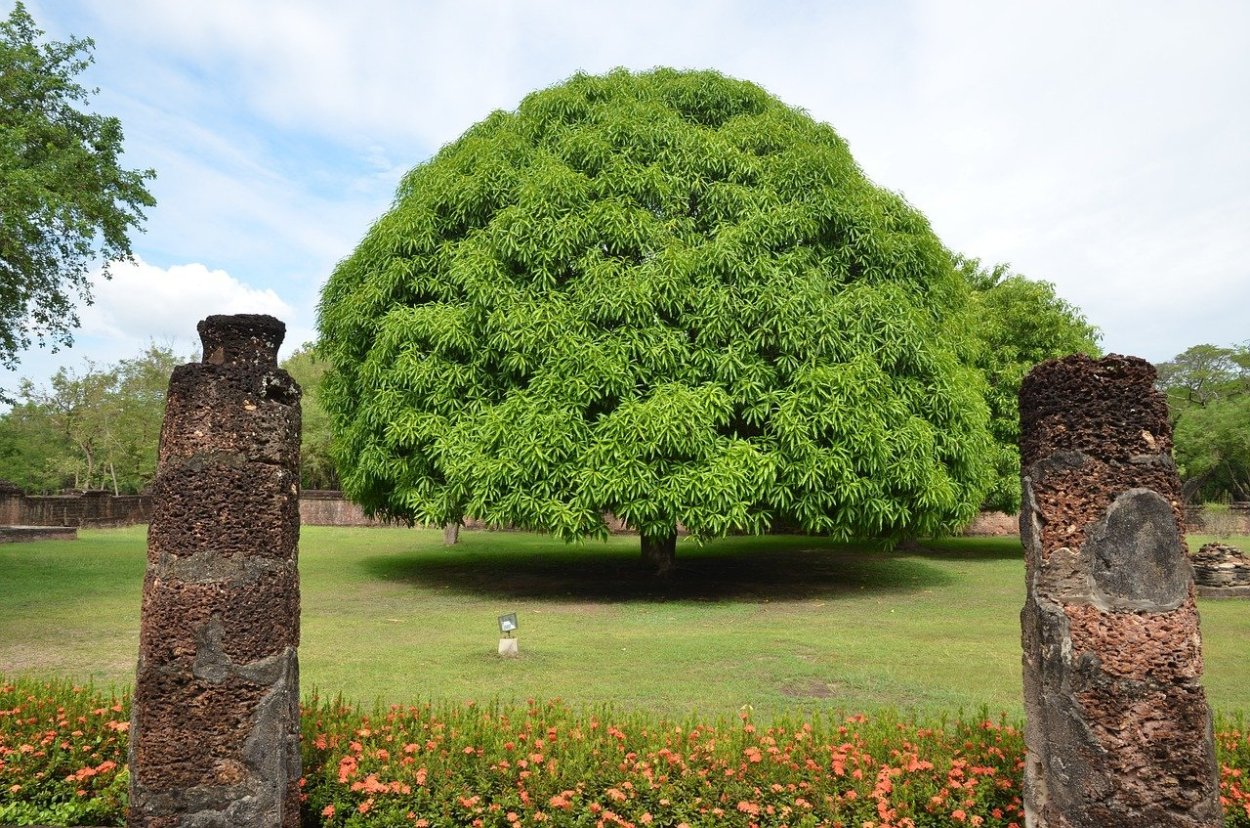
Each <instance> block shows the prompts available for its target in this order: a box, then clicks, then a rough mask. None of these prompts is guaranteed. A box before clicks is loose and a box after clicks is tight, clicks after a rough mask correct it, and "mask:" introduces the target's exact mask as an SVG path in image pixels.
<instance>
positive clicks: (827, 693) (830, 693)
mask: <svg viewBox="0 0 1250 828" xmlns="http://www.w3.org/2000/svg"><path fill="white" fill-rule="evenodd" d="M778 689H779V690H780V691H781V695H783V696H787V697H789V698H792V699H831V698H833V697H834V696H836V695H838V694H839V693H840V692H841V691H842V685H840V684H838V683H836V682H828V681H820V680H819V679H809V680H806V681H792V682H789V683H787V684H783V685H781V687H780V688H778Z"/></svg>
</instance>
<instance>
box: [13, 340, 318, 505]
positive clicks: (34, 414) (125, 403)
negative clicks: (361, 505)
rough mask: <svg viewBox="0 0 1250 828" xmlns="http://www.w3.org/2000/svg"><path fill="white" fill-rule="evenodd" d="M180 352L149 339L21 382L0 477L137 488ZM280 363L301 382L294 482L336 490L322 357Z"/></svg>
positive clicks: (42, 488) (56, 487) (150, 460)
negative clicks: (126, 352)
mask: <svg viewBox="0 0 1250 828" xmlns="http://www.w3.org/2000/svg"><path fill="white" fill-rule="evenodd" d="M189 359H190V358H189V357H185V356H181V355H178V354H175V353H174V351H173V350H172V349H170V348H169V347H167V346H162V345H156V344H151V345H149V346H148V347H147V348H146V349H144V351H143V352H142V353H140V354H139V355H138V356H135V357H132V358H130V359H123V360H121V361H119V362H117V363H115V364H109V365H101V364H98V363H95V362H92V361H90V360H87V361H86V362H85V363H84V364H83V367H82V368H79V369H73V368H61V369H60V370H58V371H57V372H56V374H54V375H53V377H52V379H51V381H50V382H49V383H48V384H47V385H46V386H43V385H36V384H35V383H33V382H31V381H30V380H25V381H23V382H22V384H21V387H20V388H19V390H18V395H17V396H18V400H17V403H16V404H15V405H14V406H13V407H12V408H11V409H10V410H9V411H7V412H5V413H3V414H0V480H8V481H10V482H12V483H15V484H17V485H18V486H20V487H22V489H23V490H25V491H26V492H29V493H53V492H58V491H64V490H87V489H104V490H107V491H111V492H113V493H114V494H133V493H137V492H142V491H143V490H144V489H146V488H147V486H148V485H149V484H150V483H151V482H152V478H153V476H154V475H155V474H156V449H157V444H158V442H159V440H160V433H161V423H162V421H163V420H164V417H165V392H166V390H167V387H168V385H169V375H170V373H171V372H172V371H173V369H174V368H175V367H176V366H178V365H179V364H181V363H184V362H187V361H188V360H189ZM282 365H283V367H284V368H286V369H287V370H288V371H290V373H291V375H292V376H293V377H295V379H296V381H297V382H299V384H300V385H301V386H303V388H304V399H303V408H304V411H303V414H304V416H303V422H304V432H303V444H302V447H301V448H302V457H303V460H302V464H301V484H302V485H303V486H304V488H307V489H333V488H336V487H337V486H338V477H337V475H336V473H335V471H334V467H333V465H332V463H331V461H330V455H329V446H330V428H329V422H328V420H327V418H326V414H325V410H324V409H323V408H322V407H321V405H320V401H319V390H318V386H319V383H320V381H321V376H322V375H323V374H324V373H325V364H324V363H322V362H320V361H319V360H317V359H316V357H315V355H314V352H313V349H312V347H311V346H309V345H305V346H303V347H301V348H299V349H297V350H296V351H295V352H294V353H292V354H291V356H289V357H288V358H287V359H286V360H285V361H284V362H283V363H282Z"/></svg>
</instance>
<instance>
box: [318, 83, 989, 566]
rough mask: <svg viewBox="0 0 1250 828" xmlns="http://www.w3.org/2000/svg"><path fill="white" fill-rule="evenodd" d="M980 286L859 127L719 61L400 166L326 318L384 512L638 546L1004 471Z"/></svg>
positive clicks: (903, 520)
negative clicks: (862, 160)
mask: <svg viewBox="0 0 1250 828" xmlns="http://www.w3.org/2000/svg"><path fill="white" fill-rule="evenodd" d="M968 294H969V291H968V288H967V286H966V284H965V282H964V280H963V279H962V278H961V277H960V276H959V274H958V273H957V272H956V271H955V269H954V267H953V265H952V261H951V257H950V255H949V254H948V252H947V251H946V250H945V249H944V248H943V246H942V245H941V243H940V242H939V241H938V239H937V238H936V237H935V235H934V234H933V232H932V230H931V229H930V227H929V225H928V223H927V221H926V220H925V218H924V217H923V216H922V215H921V214H920V213H919V212H917V211H916V210H915V209H913V208H912V207H910V206H909V205H908V204H907V203H906V202H904V201H903V199H902V198H900V197H899V196H897V195H895V194H893V193H890V192H887V191H885V190H883V189H881V188H879V187H876V186H874V185H873V184H872V183H871V182H870V181H868V179H867V178H865V176H864V175H863V173H862V172H861V171H860V169H859V168H858V166H857V165H856V164H855V162H854V161H853V159H852V158H851V155H850V153H849V152H848V150H847V147H846V144H845V142H844V141H843V140H842V139H841V138H840V137H839V136H838V135H837V134H836V133H835V132H834V130H833V129H832V128H831V127H829V126H828V125H827V124H821V123H817V122H815V121H814V120H812V118H810V117H809V116H808V115H806V114H805V113H803V112H802V111H800V110H796V109H793V108H790V107H788V106H786V105H784V104H783V103H781V102H780V101H778V100H777V99H775V98H773V97H771V96H770V95H768V94H767V93H766V92H765V91H764V90H762V89H760V88H759V87H757V86H755V85H753V84H750V83H746V82H741V81H737V80H732V79H728V78H725V77H723V76H721V75H718V74H716V73H712V72H677V71H673V70H658V71H655V72H651V73H646V74H631V73H629V72H626V71H624V70H618V71H616V72H613V73H611V74H610V75H607V76H603V77H587V76H580V75H579V76H576V77H574V78H572V79H571V80H570V81H568V82H567V83H565V84H563V85H561V86H558V87H554V88H551V89H547V90H544V91H540V92H536V93H534V94H532V95H530V96H528V97H527V98H526V99H525V100H524V101H523V102H522V103H521V105H520V107H519V109H518V110H517V111H515V112H495V113H494V114H492V115H491V116H490V117H488V118H487V119H486V120H484V121H482V122H481V123H479V124H477V125H475V126H473V127H472V128H470V129H469V131H468V132H466V133H465V134H464V135H463V136H462V137H461V138H460V139H459V140H457V141H455V142H454V143H452V144H450V145H449V146H447V147H445V148H444V149H443V150H441V151H440V152H439V153H438V154H437V155H436V156H435V157H434V158H433V159H431V160H430V161H428V162H426V163H423V164H421V165H419V166H418V167H416V168H415V169H413V170H412V171H411V172H410V173H409V174H408V175H407V176H406V177H405V178H404V180H403V182H402V183H401V184H400V187H399V190H398V193H397V195H396V199H395V204H394V206H393V208H392V209H391V210H390V211H389V212H388V213H386V214H385V215H383V216H382V217H381V218H380V219H379V220H378V221H377V223H376V224H375V225H374V226H373V227H372V229H370V231H369V232H368V234H367V235H366V237H365V238H364V240H363V241H362V242H361V244H360V245H359V247H358V248H357V249H356V250H355V252H353V253H352V254H351V255H350V256H349V257H348V258H347V259H345V260H344V261H343V262H341V263H340V265H339V266H338V268H337V269H336V270H335V272H334V273H333V275H332V276H331V278H330V280H329V282H328V284H327V285H326V288H325V291H324V293H323V296H322V299H321V304H320V308H319V325H320V331H321V335H322V339H321V348H322V351H323V353H324V355H325V356H326V358H327V359H328V360H329V361H330V362H331V364H332V366H333V369H334V370H333V372H332V373H331V374H330V375H329V376H328V377H327V381H326V385H325V390H324V404H325V406H326V409H327V411H328V412H329V414H330V416H331V418H332V422H333V426H334V428H335V431H336V454H337V459H338V463H339V467H340V471H341V474H342V482H343V487H344V489H345V490H346V491H347V493H348V494H349V495H350V496H352V497H353V498H355V499H357V500H358V501H359V502H361V503H362V504H363V505H364V506H365V507H366V508H367V509H368V510H370V511H373V512H378V513H382V514H386V515H391V516H397V517H401V518H407V519H409V520H415V521H419V522H423V523H434V524H441V523H445V522H447V521H452V520H457V519H459V518H461V517H462V516H463V515H465V514H472V515H474V516H477V517H479V518H483V519H485V520H487V521H492V522H499V523H510V524H515V525H520V526H528V527H536V528H541V529H545V530H548V531H551V532H553V533H555V534H558V535H560V536H562V537H564V538H568V539H575V538H579V537H583V536H586V535H595V534H598V533H601V532H603V531H604V524H603V518H602V514H603V511H604V510H610V511H611V512H613V513H615V514H616V515H618V516H620V517H623V518H624V519H625V520H627V521H628V522H629V523H630V524H631V525H633V526H634V527H636V528H638V529H639V530H640V532H641V534H642V536H643V548H644V553H645V552H646V551H647V549H648V548H649V546H650V547H652V548H658V547H663V546H664V545H665V544H668V546H669V548H670V549H671V538H672V536H673V532H674V526H675V524H677V523H679V522H680V523H681V524H682V525H684V526H685V527H686V528H687V529H689V530H690V531H691V532H693V533H695V534H697V535H700V536H714V535H720V534H723V533H726V532H730V531H736V530H745V531H753V532H754V531H761V530H764V529H765V528H766V527H769V526H777V525H789V526H795V527H799V528H802V529H804V530H808V531H811V532H819V533H827V534H830V535H833V536H836V537H845V538H850V537H863V536H877V537H887V538H899V537H903V536H907V535H909V534H914V533H920V534H928V533H936V532H940V531H943V530H946V529H950V528H953V527H956V526H959V525H960V524H962V523H963V522H965V521H967V520H968V519H969V518H970V517H971V515H972V514H973V513H974V512H975V510H976V508H977V506H978V505H979V503H980V502H981V498H982V495H983V494H984V491H985V487H986V485H987V483H988V476H989V464H988V460H989V454H990V448H989V437H988V433H987V430H986V409H985V405H984V402H983V400H982V396H981V390H980V387H979V382H980V379H979V376H978V374H977V373H976V371H975V370H969V369H966V368H964V367H963V360H964V357H965V355H964V354H963V353H962V350H963V349H965V348H968V347H970V345H971V343H970V342H968V341H967V340H966V339H964V338H963V337H964V334H963V333H962V332H963V331H965V330H966V329H967V323H968V317H967V316H966V314H967V313H968V312H969V300H968Z"/></svg>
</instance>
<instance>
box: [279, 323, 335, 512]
mask: <svg viewBox="0 0 1250 828" xmlns="http://www.w3.org/2000/svg"><path fill="white" fill-rule="evenodd" d="M282 367H283V368H284V369H285V370H286V372H287V373H288V374H290V375H291V377H292V378H294V380H295V381H296V382H297V383H299V385H300V388H302V389H303V391H304V393H303V396H302V397H300V409H301V414H300V423H301V433H300V446H299V477H300V485H301V486H303V487H304V488H305V489H337V488H338V487H339V478H338V471H337V470H336V469H335V468H334V458H333V457H332V456H331V453H330V442H331V435H330V418H329V415H327V414H326V410H325V406H323V405H322V404H321V381H322V378H323V377H324V376H325V373H326V369H327V367H328V366H327V365H326V362H325V360H323V359H321V358H320V357H319V356H318V355H317V350H316V348H315V347H314V346H313V345H312V344H311V343H304V344H303V345H301V346H300V347H299V348H297V349H296V350H295V352H294V353H292V354H291V355H290V356H289V357H287V358H286V359H285V360H283V362H282Z"/></svg>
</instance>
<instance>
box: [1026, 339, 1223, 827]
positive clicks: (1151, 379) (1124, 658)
mask: <svg viewBox="0 0 1250 828" xmlns="http://www.w3.org/2000/svg"><path fill="white" fill-rule="evenodd" d="M1154 383H1155V370H1154V367H1153V366H1151V365H1150V363H1148V362H1146V361H1145V360H1142V359H1138V358H1136V357H1124V356H1114V355H1113V356H1109V357H1106V358H1105V359H1100V360H1093V359H1090V358H1089V357H1085V356H1071V357H1066V358H1064V359H1061V360H1052V361H1049V362H1044V363H1042V364H1041V365H1039V366H1037V367H1036V368H1034V369H1033V372H1032V373H1031V374H1029V376H1028V377H1026V378H1025V380H1024V384H1023V386H1022V387H1021V389H1020V425H1021V429H1020V431H1021V437H1020V458H1021V465H1022V477H1023V484H1024V486H1023V488H1024V504H1023V509H1022V511H1021V514H1020V534H1021V539H1022V540H1023V542H1024V549H1025V560H1026V573H1027V575H1026V577H1027V585H1028V597H1027V598H1026V601H1025V605H1024V610H1023V611H1022V612H1021V615H1020V620H1021V626H1022V630H1023V636H1022V638H1023V644H1024V702H1025V711H1026V714H1027V717H1028V721H1027V725H1026V729H1025V741H1026V743H1027V745H1028V757H1027V760H1026V766H1025V774H1024V803H1025V810H1026V820H1027V823H1028V825H1029V826H1030V828H1066V827H1067V826H1081V828H1086V827H1087V826H1088V828H1095V826H1097V828H1130V826H1131V828H1141V826H1154V827H1155V828H1164V827H1165V826H1177V827H1178V828H1179V826H1185V828H1190V827H1191V826H1210V827H1211V828H1216V826H1219V825H1221V824H1222V816H1221V811H1220V802H1219V780H1218V776H1217V768H1216V763H1215V751H1214V743H1213V739H1212V733H1211V711H1210V709H1209V707H1208V706H1207V699H1206V695H1205V694H1204V693H1203V690H1202V686H1201V685H1200V684H1199V678H1200V677H1201V675H1202V642H1201V637H1200V635H1199V630H1198V611H1197V608H1196V607H1195V605H1194V583H1193V573H1192V570H1191V568H1190V565H1189V561H1188V558H1187V556H1186V550H1185V541H1184V538H1183V536H1182V534H1181V529H1180V527H1181V526H1182V525H1183V517H1184V515H1183V512H1182V507H1181V498H1180V481H1179V479H1178V478H1177V474H1176V467H1175V466H1174V465H1173V462H1172V429H1171V425H1170V424H1169V422H1168V412H1167V405H1166V403H1165V402H1164V398H1163V395H1162V394H1160V393H1159V392H1158V391H1156V390H1155V388H1154Z"/></svg>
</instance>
